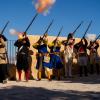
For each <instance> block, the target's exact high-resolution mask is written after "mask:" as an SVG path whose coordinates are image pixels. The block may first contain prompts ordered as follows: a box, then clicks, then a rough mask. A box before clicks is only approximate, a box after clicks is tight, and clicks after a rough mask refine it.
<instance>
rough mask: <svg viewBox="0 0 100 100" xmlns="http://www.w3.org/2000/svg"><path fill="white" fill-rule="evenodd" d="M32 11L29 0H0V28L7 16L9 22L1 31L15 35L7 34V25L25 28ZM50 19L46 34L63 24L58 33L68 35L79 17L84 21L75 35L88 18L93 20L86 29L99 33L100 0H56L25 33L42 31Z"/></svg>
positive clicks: (84, 25) (18, 28)
mask: <svg viewBox="0 0 100 100" xmlns="http://www.w3.org/2000/svg"><path fill="white" fill-rule="evenodd" d="M35 13H36V10H35V8H34V6H33V5H32V0H0V30H2V28H3V26H4V25H5V23H6V22H7V21H8V20H9V21H10V24H9V26H8V27H7V29H6V31H5V33H4V34H5V35H6V36H7V38H8V39H13V40H14V39H15V36H11V35H10V34H9V29H11V28H15V29H16V30H18V31H21V32H22V31H24V30H25V29H26V27H27V25H28V24H29V22H30V20H31V19H32V17H33V16H34V15H35ZM52 19H54V24H53V25H52V27H51V30H50V31H49V35H57V33H58V31H59V29H60V28H61V26H62V25H63V27H64V29H63V31H62V34H61V36H67V34H68V33H69V32H73V31H74V29H75V27H77V25H78V24H79V23H80V22H81V21H82V20H83V21H84V24H83V25H82V26H81V27H80V29H79V30H78V31H77V33H76V34H75V36H76V37H82V35H83V34H84V31H85V30H86V28H87V25H88V23H89V22H90V20H93V24H92V26H91V28H90V29H89V33H95V34H98V33H100V0H56V3H55V5H54V6H53V7H52V9H51V11H50V14H49V15H47V16H43V15H41V14H40V15H39V16H38V18H37V19H36V20H35V22H34V23H33V24H32V26H31V27H30V29H29V31H28V34H43V33H44V31H45V29H46V26H47V25H48V24H49V23H50V21H51V20H52Z"/></svg>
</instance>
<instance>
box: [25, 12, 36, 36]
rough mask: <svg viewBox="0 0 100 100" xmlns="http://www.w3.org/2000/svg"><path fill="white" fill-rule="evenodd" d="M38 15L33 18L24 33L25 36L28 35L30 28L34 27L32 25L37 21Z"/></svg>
mask: <svg viewBox="0 0 100 100" xmlns="http://www.w3.org/2000/svg"><path fill="white" fill-rule="evenodd" d="M37 16H38V13H36V14H35V16H34V17H33V18H32V20H31V22H30V23H29V25H28V26H27V28H26V30H25V31H24V35H26V33H27V31H28V29H29V28H30V26H31V25H32V23H33V22H34V21H35V19H36V18H37Z"/></svg>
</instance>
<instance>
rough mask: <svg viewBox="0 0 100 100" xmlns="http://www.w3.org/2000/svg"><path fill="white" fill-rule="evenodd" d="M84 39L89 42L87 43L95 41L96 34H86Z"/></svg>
mask: <svg viewBox="0 0 100 100" xmlns="http://www.w3.org/2000/svg"><path fill="white" fill-rule="evenodd" d="M86 38H87V39H88V40H89V41H94V40H95V39H96V34H91V33H88V34H87V35H86Z"/></svg>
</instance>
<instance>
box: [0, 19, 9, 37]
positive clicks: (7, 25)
mask: <svg viewBox="0 0 100 100" xmlns="http://www.w3.org/2000/svg"><path fill="white" fill-rule="evenodd" d="M8 24H9V21H8V22H7V23H6V25H5V26H4V28H3V29H2V31H1V33H0V34H1V35H2V34H3V33H4V31H5V29H6V27H7V26H8Z"/></svg>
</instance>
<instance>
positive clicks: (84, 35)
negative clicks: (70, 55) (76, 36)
mask: <svg viewBox="0 0 100 100" xmlns="http://www.w3.org/2000/svg"><path fill="white" fill-rule="evenodd" d="M91 24H92V21H90V23H89V25H88V27H87V29H86V31H85V33H84V35H83V37H82V39H83V38H84V37H85V35H86V33H87V32H88V30H89V28H90V27H91Z"/></svg>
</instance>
